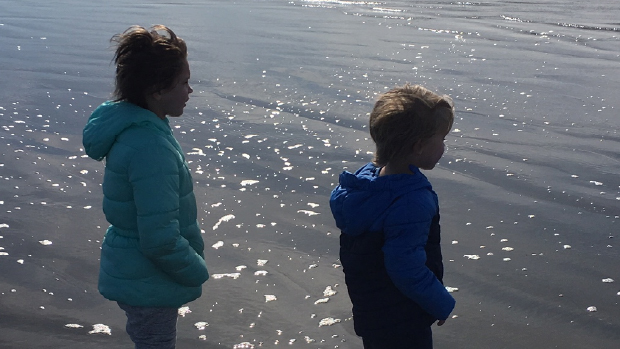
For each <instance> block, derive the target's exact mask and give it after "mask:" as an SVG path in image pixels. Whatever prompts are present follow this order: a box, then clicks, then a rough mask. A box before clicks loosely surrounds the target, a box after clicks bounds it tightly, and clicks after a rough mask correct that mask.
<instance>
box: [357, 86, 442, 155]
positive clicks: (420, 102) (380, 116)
mask: <svg viewBox="0 0 620 349" xmlns="http://www.w3.org/2000/svg"><path fill="white" fill-rule="evenodd" d="M453 122H454V105H453V102H452V99H451V98H450V97H449V96H446V95H444V96H441V95H438V94H436V93H434V92H432V91H430V90H428V89H427V88H425V87H423V86H420V85H413V86H412V85H409V84H407V85H405V86H401V87H396V88H394V89H392V90H390V91H388V92H387V93H385V94H383V95H381V96H380V97H379V100H377V102H376V103H375V106H374V108H373V110H372V112H371V113H370V122H369V130H370V136H371V137H372V139H373V141H374V142H375V145H376V151H375V156H374V159H373V163H374V164H375V165H377V166H385V165H386V164H387V163H388V162H390V161H391V160H392V159H394V158H397V157H400V156H402V155H404V154H406V152H408V151H412V149H413V147H414V145H415V144H416V143H417V142H418V141H424V140H425V139H428V138H430V137H432V136H433V135H435V134H437V133H438V132H442V131H443V132H449V131H450V129H451V128H452V124H453Z"/></svg>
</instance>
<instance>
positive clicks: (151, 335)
mask: <svg viewBox="0 0 620 349" xmlns="http://www.w3.org/2000/svg"><path fill="white" fill-rule="evenodd" d="M117 303H118V306H119V307H121V309H123V310H124V311H125V314H126V315H127V327H126V331H127V334H128V335H129V337H131V340H132V341H133V342H134V344H135V345H136V346H135V349H174V348H175V345H176V341H177V317H178V309H177V308H156V307H134V306H131V305H128V304H124V303H120V302H117Z"/></svg>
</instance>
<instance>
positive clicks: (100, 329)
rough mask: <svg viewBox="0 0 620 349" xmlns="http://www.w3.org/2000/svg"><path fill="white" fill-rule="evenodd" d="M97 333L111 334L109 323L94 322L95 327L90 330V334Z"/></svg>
mask: <svg viewBox="0 0 620 349" xmlns="http://www.w3.org/2000/svg"><path fill="white" fill-rule="evenodd" d="M97 333H101V334H107V335H109V336H111V335H112V330H111V329H110V327H108V326H107V325H104V324H94V325H93V329H92V330H91V331H89V332H88V334H97Z"/></svg>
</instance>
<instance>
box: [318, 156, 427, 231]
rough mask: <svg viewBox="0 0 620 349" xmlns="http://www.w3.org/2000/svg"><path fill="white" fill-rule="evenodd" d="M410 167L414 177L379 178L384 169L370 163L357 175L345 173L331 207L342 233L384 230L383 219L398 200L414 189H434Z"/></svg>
mask: <svg viewBox="0 0 620 349" xmlns="http://www.w3.org/2000/svg"><path fill="white" fill-rule="evenodd" d="M410 168H411V170H412V171H413V174H396V175H388V176H381V177H379V171H380V170H381V168H379V167H376V166H375V165H373V164H372V163H368V164H366V165H365V166H363V167H362V168H360V169H359V170H357V171H356V172H355V173H351V172H347V171H345V172H343V173H341V174H340V178H339V180H340V183H339V185H338V186H337V187H336V188H335V189H334V190H333V191H332V194H331V198H330V207H331V210H332V214H333V216H334V219H335V220H336V226H337V227H338V228H339V229H340V230H341V231H342V233H344V234H349V235H360V234H362V233H364V232H366V231H371V230H380V229H381V220H380V219H379V218H380V217H381V216H383V215H384V213H385V212H386V210H387V209H388V207H390V205H391V204H392V203H393V202H394V201H396V199H398V198H399V197H400V196H402V195H404V194H406V193H408V192H411V191H414V190H418V189H421V188H425V187H428V188H431V184H430V182H429V181H428V179H427V178H426V176H424V174H422V172H420V170H419V169H418V168H416V167H414V166H410Z"/></svg>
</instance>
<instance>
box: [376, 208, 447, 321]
mask: <svg viewBox="0 0 620 349" xmlns="http://www.w3.org/2000/svg"><path fill="white" fill-rule="evenodd" d="M407 207H409V209H406V207H402V206H401V207H395V210H393V212H392V213H390V215H389V216H388V217H387V219H386V222H385V223H386V225H385V226H384V236H385V243H384V246H383V253H384V258H385V267H386V269H387V272H388V275H389V276H390V278H391V279H392V282H394V284H395V285H396V287H398V289H399V290H400V291H401V292H403V293H404V294H405V295H406V296H407V297H409V298H410V299H412V300H413V301H414V302H416V303H417V304H418V305H420V306H421V307H422V308H423V309H424V310H425V311H426V312H428V313H429V314H431V315H432V316H433V317H435V318H436V319H439V320H445V319H447V318H448V316H449V315H450V313H451V312H452V309H454V305H455V300H454V298H453V297H452V295H450V293H449V292H448V291H447V290H446V288H445V287H444V286H443V284H442V283H441V282H440V281H439V279H437V277H436V276H435V274H433V272H432V271H431V270H430V269H429V268H428V267H427V266H426V252H425V249H424V247H425V246H426V242H427V240H428V234H429V229H430V226H431V222H432V215H430V216H429V217H430V218H429V219H426V218H427V217H425V215H423V214H413V213H412V211H411V207H410V206H407Z"/></svg>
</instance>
